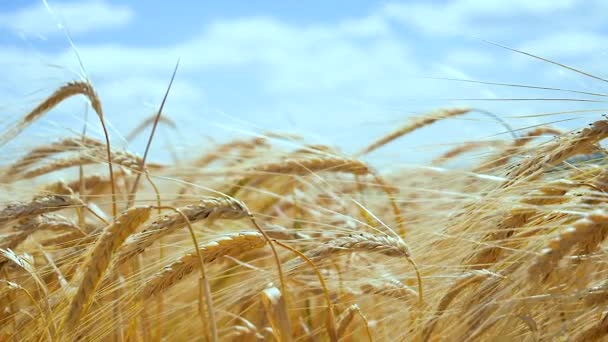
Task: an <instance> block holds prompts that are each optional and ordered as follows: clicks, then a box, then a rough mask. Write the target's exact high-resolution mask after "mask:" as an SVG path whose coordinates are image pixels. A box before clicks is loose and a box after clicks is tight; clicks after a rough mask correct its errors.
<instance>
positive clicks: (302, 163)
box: [250, 157, 370, 178]
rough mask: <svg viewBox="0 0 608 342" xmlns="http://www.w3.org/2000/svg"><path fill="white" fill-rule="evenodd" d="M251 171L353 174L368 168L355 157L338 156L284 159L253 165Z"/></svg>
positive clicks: (363, 172)
mask: <svg viewBox="0 0 608 342" xmlns="http://www.w3.org/2000/svg"><path fill="white" fill-rule="evenodd" d="M250 171H251V172H252V173H256V174H260V176H258V177H260V178H262V177H263V175H266V176H272V175H277V174H287V175H307V174H310V173H314V172H322V171H324V172H345V173H351V174H354V175H366V174H369V173H370V168H369V167H368V166H367V164H365V163H364V162H362V161H360V160H356V159H348V158H340V157H323V158H301V159H286V160H284V161H282V162H278V163H270V164H262V165H258V166H255V167H253V168H252V169H251V170H250Z"/></svg>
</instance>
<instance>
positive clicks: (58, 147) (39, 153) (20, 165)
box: [5, 138, 105, 178]
mask: <svg viewBox="0 0 608 342" xmlns="http://www.w3.org/2000/svg"><path fill="white" fill-rule="evenodd" d="M104 146H105V145H104V144H103V143H102V142H101V141H98V140H96V139H91V138H85V139H82V138H66V139H63V140H60V141H58V142H54V143H51V144H48V145H44V146H40V147H36V148H34V149H32V150H31V151H29V152H28V153H27V154H26V155H25V156H23V157H22V158H21V159H19V160H17V161H16V162H14V163H13V164H12V165H11V166H9V167H8V170H7V171H6V173H5V175H6V177H8V178H10V177H11V176H12V175H15V174H18V173H21V172H22V171H23V170H24V169H26V168H28V167H29V166H30V165H32V164H34V163H38V162H40V161H41V160H44V159H46V158H48V157H50V156H52V155H55V154H59V153H63V152H71V151H75V150H81V149H92V148H98V149H99V148H102V147H104Z"/></svg>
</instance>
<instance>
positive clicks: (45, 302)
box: [0, 249, 57, 340]
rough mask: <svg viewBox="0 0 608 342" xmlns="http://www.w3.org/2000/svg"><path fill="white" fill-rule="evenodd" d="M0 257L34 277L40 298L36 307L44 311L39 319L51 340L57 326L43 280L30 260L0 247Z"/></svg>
mask: <svg viewBox="0 0 608 342" xmlns="http://www.w3.org/2000/svg"><path fill="white" fill-rule="evenodd" d="M0 257H2V259H6V260H8V261H10V262H12V263H13V264H14V265H16V266H17V267H19V268H21V269H23V270H24V271H25V272H26V273H27V274H28V275H29V276H30V277H31V278H32V279H34V282H35V284H36V287H37V288H38V292H39V297H40V299H41V300H40V304H39V306H38V308H39V311H40V312H44V314H43V315H42V317H41V319H43V320H44V321H45V324H46V329H47V331H48V335H49V339H51V340H52V339H53V337H54V335H55V334H56V332H57V328H56V326H55V322H54V320H53V314H52V312H51V304H50V303H49V290H48V288H47V286H46V284H45V282H44V281H43V279H42V278H41V277H40V275H39V274H38V272H37V270H36V268H35V267H34V265H33V264H32V263H31V262H30V261H28V260H26V259H24V258H22V257H20V256H19V255H17V254H15V253H14V252H13V251H11V250H4V249H0ZM28 293H29V292H28ZM30 297H31V299H32V301H34V302H36V300H35V299H34V298H33V297H32V296H31V295H30Z"/></svg>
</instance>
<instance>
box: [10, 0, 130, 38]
mask: <svg viewBox="0 0 608 342" xmlns="http://www.w3.org/2000/svg"><path fill="white" fill-rule="evenodd" d="M49 5H50V8H51V11H52V12H53V13H54V14H55V15H53V14H52V13H50V12H49V10H48V9H47V8H46V7H45V6H44V4H43V3H42V1H39V2H38V3H37V4H36V5H33V6H29V7H24V8H21V9H18V10H16V11H14V12H4V13H0V27H4V28H6V29H8V30H10V31H12V32H13V33H16V34H20V35H26V36H41V37H45V36H47V35H53V34H58V33H61V29H60V25H62V23H65V24H66V25H67V28H68V29H69V31H70V33H71V34H74V35H81V34H85V33H88V32H91V31H95V30H101V29H115V28H118V27H122V26H124V25H126V24H128V23H129V21H130V20H131V19H132V18H133V15H134V13H133V11H132V10H131V9H130V8H129V7H127V6H122V5H121V6H118V5H113V4H109V3H107V2H104V1H101V0H91V1H72V2H54V1H49Z"/></svg>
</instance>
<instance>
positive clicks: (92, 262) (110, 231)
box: [62, 207, 151, 335]
mask: <svg viewBox="0 0 608 342" xmlns="http://www.w3.org/2000/svg"><path fill="white" fill-rule="evenodd" d="M150 211H151V208H150V207H133V208H131V209H129V210H127V211H125V212H123V213H122V214H121V215H120V216H118V217H117V218H116V220H115V221H114V222H113V223H112V224H110V225H109V226H107V227H106V228H104V230H103V232H102V234H101V236H100V237H99V238H98V240H97V242H96V243H95V245H94V246H93V248H92V250H91V252H89V254H88V256H87V260H86V261H85V263H84V265H83V267H82V272H83V273H82V277H81V278H80V285H79V287H78V290H77V292H76V294H75V295H74V297H72V299H71V300H70V305H69V312H68V313H67V315H66V316H65V318H64V320H63V323H62V328H63V332H64V333H65V334H67V335H69V334H71V333H73V332H74V331H75V329H76V328H77V326H78V322H79V321H80V319H81V317H82V316H83V315H85V314H86V313H87V310H88V307H89V305H90V303H91V301H92V300H93V296H94V294H95V291H96V290H97V287H98V285H99V283H100V281H101V279H102V277H103V275H104V273H105V271H106V269H107V268H108V265H109V264H110V261H111V260H112V258H113V256H114V254H115V253H116V251H117V250H118V248H119V247H120V246H121V245H122V244H123V242H124V241H125V240H126V239H127V237H128V236H129V235H130V234H131V233H133V232H134V231H135V230H136V229H137V228H138V227H139V226H141V225H142V224H143V223H144V222H145V221H146V220H148V218H149V217H150Z"/></svg>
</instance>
